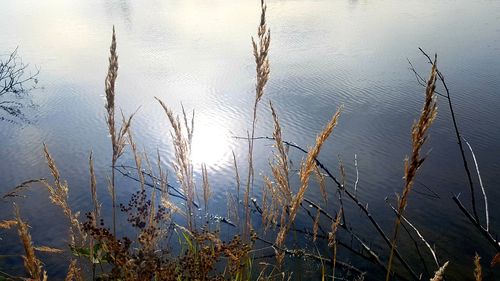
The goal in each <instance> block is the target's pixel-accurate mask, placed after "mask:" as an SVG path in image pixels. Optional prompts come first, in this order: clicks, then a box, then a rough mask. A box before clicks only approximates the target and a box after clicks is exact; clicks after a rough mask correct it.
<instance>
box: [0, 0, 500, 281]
mask: <svg viewBox="0 0 500 281" xmlns="http://www.w3.org/2000/svg"><path fill="white" fill-rule="evenodd" d="M266 9H267V7H266V4H265V2H264V1H263V0H262V1H261V15H260V21H259V26H258V30H257V37H255V38H252V49H253V55H254V58H255V65H256V84H255V100H254V104H253V105H252V107H251V109H252V112H253V118H252V120H251V121H252V122H251V128H250V130H249V131H247V135H246V136H245V137H236V138H238V139H241V140H242V141H247V142H248V155H247V159H246V160H247V161H248V162H247V164H248V165H247V170H241V168H239V167H238V164H237V159H236V156H235V154H234V153H233V159H234V172H235V182H236V187H235V189H234V191H233V194H230V195H228V200H227V204H228V207H227V208H228V210H230V212H229V215H228V216H227V217H224V216H220V215H218V214H214V213H213V212H215V210H214V208H213V207H212V206H210V201H211V196H212V193H213V192H212V187H211V185H210V175H209V173H208V172H207V167H206V166H205V165H202V173H201V175H202V179H201V182H197V181H196V180H195V177H194V167H193V163H192V161H191V143H192V138H193V135H194V134H196V131H195V113H194V111H193V112H192V114H188V113H186V111H185V110H184V108H182V114H181V115H176V114H175V113H174V112H173V111H172V110H171V109H170V107H169V106H168V104H167V103H166V102H165V101H163V100H161V99H159V98H156V100H157V101H158V103H159V106H161V107H162V108H163V110H164V112H165V115H166V119H167V122H168V124H169V125H170V126H171V138H172V140H171V141H172V145H173V149H174V152H175V153H174V155H175V158H174V159H172V161H171V162H172V169H173V171H174V174H175V179H176V181H175V184H174V183H173V182H172V181H171V180H169V177H168V176H167V170H168V169H167V168H166V167H163V166H162V164H161V163H162V161H161V159H162V155H160V152H159V150H158V151H157V152H156V154H155V156H154V157H151V156H148V154H146V153H141V152H139V151H138V148H137V144H136V143H135V141H134V137H133V129H132V127H133V121H134V115H135V114H136V113H132V114H131V115H129V116H126V115H125V114H124V113H123V112H121V111H120V112H119V114H118V116H117V112H116V110H117V109H116V103H115V98H116V96H117V93H116V92H115V83H116V79H117V77H118V54H117V41H116V34H115V29H114V27H113V33H112V39H111V46H110V55H109V67H108V73H107V75H106V78H105V94H106V104H105V110H106V124H107V128H108V131H109V135H110V136H111V137H110V139H111V148H112V154H111V155H110V162H111V164H110V167H111V168H110V171H109V173H108V174H109V177H108V181H107V183H108V184H107V187H102V186H98V185H97V179H96V171H95V170H94V164H93V159H94V155H93V154H92V152H91V153H90V155H89V159H88V167H89V175H90V180H89V182H90V184H89V185H90V190H89V192H90V194H91V199H92V206H93V207H92V209H91V210H86V211H87V212H86V213H85V214H83V215H81V214H80V211H81V212H84V210H73V209H72V208H71V206H70V204H69V203H68V197H69V195H70V186H69V185H68V183H67V182H66V181H65V180H64V179H63V177H62V175H61V174H60V172H59V170H58V167H57V159H54V158H53V157H52V155H51V153H50V148H49V147H48V146H46V145H45V144H44V155H45V158H46V161H47V166H48V168H49V171H50V174H51V177H52V179H51V180H48V179H36V180H29V181H26V182H23V183H21V184H20V185H18V186H17V187H16V188H14V189H13V190H11V191H9V192H8V193H6V194H4V195H3V196H2V199H5V200H8V199H12V198H15V197H18V196H20V194H22V193H23V192H26V190H27V189H28V188H29V187H30V186H31V185H34V184H41V185H43V186H45V187H46V189H47V190H48V192H49V199H50V200H51V202H52V203H53V204H54V205H56V206H58V207H59V208H60V209H61V211H62V212H63V214H64V216H65V217H66V218H67V223H68V226H69V231H68V235H69V242H70V245H69V247H68V249H56V248H52V247H48V246H45V245H35V244H34V243H33V239H32V234H31V233H30V231H29V225H28V223H27V222H26V221H24V220H23V218H22V216H21V212H20V209H19V207H18V206H17V205H15V204H14V216H13V218H12V219H10V220H3V221H0V229H12V230H14V229H17V234H18V236H19V241H20V243H21V244H22V246H23V248H24V254H23V255H22V259H23V263H24V268H25V271H26V275H25V276H23V277H21V276H13V275H11V273H9V272H8V269H3V268H0V280H37V281H42V280H52V278H50V276H48V275H47V272H46V270H45V268H44V267H45V266H44V263H43V262H42V261H41V260H40V259H39V257H38V254H39V253H40V252H44V253H51V254H55V255H57V254H61V253H62V252H67V253H70V254H71V257H72V258H71V260H68V267H67V268H68V269H67V275H66V277H65V280H236V281H239V280H295V279H300V280H302V279H307V278H308V277H307V276H301V272H294V271H293V268H288V267H287V260H289V259H293V258H304V259H308V260H311V261H313V262H315V263H317V264H318V266H319V268H320V271H321V274H320V276H321V277H320V278H321V280H358V281H359V280H375V279H373V278H374V276H385V280H386V281H389V280H431V281H437V280H445V275H446V272H447V270H448V269H449V267H450V266H451V265H452V264H453V257H446V258H445V257H444V256H443V255H441V254H440V253H439V252H437V250H436V249H435V248H434V247H433V246H432V241H428V240H426V238H425V235H424V234H423V233H422V232H421V231H420V230H419V229H418V226H415V225H414V224H413V223H412V222H411V221H410V220H409V219H408V217H407V216H406V208H407V206H408V204H410V203H409V201H408V198H409V196H410V194H411V193H412V187H413V183H414V182H415V179H416V177H418V172H419V169H420V168H421V167H422V165H423V164H424V163H425V159H426V158H427V157H432V155H428V154H427V153H426V152H425V143H426V141H427V139H428V137H429V133H428V131H429V129H430V128H431V126H432V123H433V121H434V119H435V117H436V115H437V112H438V111H437V97H438V96H439V97H440V99H442V100H443V99H444V101H447V105H448V109H449V110H450V112H451V116H452V121H453V128H454V132H455V135H456V139H457V143H458V148H459V149H460V152H461V156H462V160H463V166H464V171H465V173H466V174H467V179H468V185H469V188H470V198H471V201H470V204H469V205H470V208H468V207H466V206H465V205H464V203H463V202H462V201H461V199H460V197H459V195H453V197H452V200H453V201H454V202H455V204H456V205H457V208H458V209H459V210H460V212H462V213H463V215H464V216H465V218H466V219H467V221H468V222H469V223H470V224H471V226H473V227H474V228H475V229H476V230H477V231H478V233H479V234H481V235H482V237H483V238H484V239H485V241H487V242H488V243H489V244H490V245H491V261H489V260H488V259H490V257H485V258H484V259H483V260H482V259H481V257H479V256H478V255H477V254H476V256H475V257H474V258H473V259H471V261H470V265H471V266H470V272H471V274H470V276H471V277H473V278H474V280H476V281H479V280H490V279H491V278H492V277H491V274H492V270H493V269H491V268H494V267H495V266H496V265H497V263H499V262H500V244H499V242H498V239H497V238H496V237H497V236H496V235H495V234H494V233H493V230H492V227H491V226H490V220H489V216H490V215H489V210H488V199H487V194H486V192H485V189H484V187H483V184H482V181H481V177H480V173H479V168H478V163H477V160H476V157H475V155H474V152H473V150H472V146H471V144H469V143H468V142H467V141H466V140H465V139H464V138H463V137H462V136H461V134H460V131H459V129H458V125H457V121H456V118H455V114H454V112H453V106H452V99H451V96H450V91H449V88H448V86H447V84H446V81H445V77H444V75H443V74H442V73H441V72H440V71H439V68H438V63H437V61H438V60H437V55H435V56H434V57H431V56H429V55H427V53H425V52H424V51H423V50H422V49H420V51H421V52H422V54H423V55H424V56H425V58H426V59H427V60H428V62H429V65H430V73H429V75H428V78H427V79H425V78H424V77H423V76H422V75H420V74H419V73H418V72H417V71H416V70H415V68H414V67H413V66H412V65H411V63H410V66H411V69H412V71H413V72H414V74H415V77H416V79H417V81H418V82H419V83H420V84H421V85H422V86H423V87H424V88H425V96H424V101H423V106H422V109H421V110H420V112H419V115H418V117H417V118H416V121H415V122H414V124H413V126H412V130H411V147H409V155H408V157H407V158H406V159H405V162H404V185H403V187H402V190H401V193H400V194H398V195H397V199H396V202H387V204H388V205H389V207H390V208H392V210H393V211H394V223H393V225H392V228H391V226H383V225H381V224H380V223H379V221H378V220H377V218H375V216H374V215H372V213H371V212H370V209H369V208H368V205H367V203H366V202H362V201H361V199H360V198H359V197H358V196H357V183H358V180H359V176H358V173H357V163H356V162H355V166H356V173H357V177H356V181H355V183H354V184H353V186H349V185H347V184H346V181H345V169H344V166H343V164H342V162H340V163H339V167H338V176H335V175H334V174H333V172H332V170H330V169H329V167H326V166H325V165H324V164H323V163H321V162H320V161H319V160H318V156H319V154H320V152H321V148H322V145H323V144H325V143H326V142H327V141H328V140H329V139H330V138H331V136H332V135H334V131H335V127H336V125H337V123H338V122H341V119H342V109H343V107H342V106H340V107H339V108H338V109H337V110H336V112H334V113H333V115H332V117H331V119H330V121H329V122H328V123H327V124H326V125H325V126H324V128H323V130H322V131H320V132H319V133H318V134H317V137H316V141H315V143H314V144H313V145H312V146H311V147H310V148H309V149H304V148H302V147H300V146H297V145H296V144H294V143H293V142H290V141H287V140H285V139H284V137H283V135H282V130H281V124H280V121H279V113H278V112H277V111H276V110H275V108H274V107H273V104H272V103H271V102H270V101H269V108H270V110H271V116H270V117H271V118H272V122H273V123H274V131H273V134H272V136H256V135H255V128H256V126H258V123H257V112H258V107H259V106H264V104H263V101H262V99H263V97H265V88H266V84H267V82H268V80H269V75H270V69H271V67H270V62H269V56H268V54H269V50H270V46H271V32H270V29H269V27H268V26H267V22H266ZM438 83H440V84H441V86H442V88H443V89H444V91H443V92H438V91H437V90H436V85H437V84H438ZM442 107H443V109H444V108H445V106H442ZM443 109H442V110H443ZM255 141H269V142H273V147H274V149H273V154H272V159H270V160H269V170H268V171H265V172H264V173H263V174H264V176H263V181H264V185H263V186H260V187H257V186H255V185H254V178H255V172H254V167H253V157H254V151H253V149H254V142H255ZM465 144H466V145H467V147H465ZM290 149H292V150H297V151H298V152H300V153H303V155H304V157H303V160H302V162H301V163H300V165H299V171H298V173H295V172H294V171H292V170H291V165H290V159H289V150H290ZM468 152H470V154H471V155H472V157H473V159H474V163H473V165H471V164H470V163H468V162H467V158H466V153H468ZM125 153H130V155H132V156H133V159H134V162H135V166H127V165H124V164H121V163H120V158H121V156H122V155H124V154H125ZM471 167H472V168H471ZM117 173H118V174H119V175H122V176H125V177H127V178H128V179H130V181H131V182H136V183H137V185H138V188H137V191H136V192H134V193H133V194H132V195H131V197H130V200H129V201H128V202H117V197H116V189H117V188H119V187H118V186H117V185H116V180H115V179H116V176H117ZM474 173H476V174H477V176H478V178H479V188H477V186H476V184H474V180H473V179H472V174H474ZM312 180H316V182H317V186H318V187H319V190H314V191H313V192H319V193H320V194H321V196H322V198H323V202H315V201H313V200H311V199H310V198H308V192H311V189H312V188H313V187H312V184H311V181H312ZM171 182H172V183H171ZM295 183H298V185H296V184H295ZM332 187H333V188H334V190H335V192H333V193H334V194H332V192H329V191H328V189H329V188H330V189H331V188H332ZM104 188H107V190H108V191H109V196H110V199H111V207H110V208H107V209H105V208H103V207H102V204H101V202H102V200H109V199H108V198H98V196H97V193H98V192H97V190H98V189H104ZM256 188H259V189H260V190H259V192H260V193H261V194H262V200H260V201H259V202H258V201H257V200H256V199H255V196H254V194H255V193H256V191H255V189H256ZM314 188H316V186H314ZM241 193H242V194H241ZM478 195H479V196H481V197H482V198H483V202H480V200H479V199H477V198H476V196H478ZM199 198H202V200H201V199H199ZM241 198H242V200H240V199H241ZM201 201H202V202H201ZM179 203H180V204H179ZM345 204H351V205H354V206H355V207H356V208H357V209H358V210H359V211H360V212H358V213H359V214H361V215H362V216H364V217H366V219H367V222H368V225H367V226H366V227H370V228H371V229H372V230H373V233H374V235H377V236H378V237H379V238H381V240H382V241H383V243H384V246H385V248H383V249H380V248H377V249H375V248H372V246H371V244H370V239H372V238H370V237H362V236H361V235H360V234H359V233H358V232H357V231H356V229H355V228H353V226H352V225H351V224H350V223H349V220H348V219H347V218H348V215H349V214H347V213H348V211H347V210H346V208H344V205H345ZM305 206H308V208H306V207H305ZM480 206H484V209H483V208H480ZM481 210H482V212H483V213H481ZM200 215H202V216H203V218H206V220H204V219H198V217H199V216H200ZM299 216H301V217H305V218H306V219H307V218H309V219H310V224H309V226H308V227H305V228H299V227H297V225H296V223H295V222H296V221H297V218H298V217H299ZM213 217H217V221H218V223H219V224H226V225H228V226H230V227H231V228H232V229H233V230H234V231H233V233H231V234H230V235H233V238H232V239H223V238H221V237H222V235H221V233H220V228H217V227H214V226H212V225H210V224H209V223H208V220H209V218H213ZM252 217H258V218H260V221H259V225H255V222H254V219H252ZM104 218H111V221H105V219H104ZM118 221H120V222H125V221H126V223H127V224H128V226H129V227H130V228H131V229H133V231H132V233H128V232H127V233H121V232H120V231H117V224H118ZM384 229H392V231H387V230H384ZM403 229H404V232H403ZM125 234H126V235H125ZM402 235H405V236H407V237H405V238H408V239H412V241H413V243H414V244H415V250H414V252H408V251H404V252H403V251H402V250H401V249H400V248H399V247H398V244H399V242H398V241H400V240H399V238H400V237H401V236H402ZM224 236H226V237H227V235H224ZM346 238H347V239H346ZM294 240H304V241H305V240H308V241H312V243H313V244H314V246H315V247H316V249H317V251H315V252H314V251H310V250H308V249H306V248H301V247H297V243H295V242H294ZM318 247H322V249H324V248H326V249H327V251H319V250H318ZM340 251H346V252H349V253H351V254H353V255H356V256H358V257H359V258H360V259H362V260H364V262H365V263H367V264H370V265H371V267H369V268H371V269H373V271H374V272H370V271H365V270H363V269H362V267H360V266H358V265H357V264H352V263H350V262H348V261H344V260H342V258H341V255H339V252H340ZM412 255H413V256H416V255H418V257H419V258H418V260H419V261H420V263H415V262H414V261H415V259H410V258H408V257H409V256H412ZM484 260H486V262H487V263H488V264H487V268H488V269H483V267H484V266H485V262H484ZM382 278H383V277H382ZM377 280H378V279H377Z"/></svg>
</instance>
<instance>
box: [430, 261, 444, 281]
mask: <svg viewBox="0 0 500 281" xmlns="http://www.w3.org/2000/svg"><path fill="white" fill-rule="evenodd" d="M447 266H448V262H445V263H444V264H443V266H441V267H440V268H439V269H438V270H437V271H436V274H434V277H433V278H432V279H431V280H430V281H442V280H444V271H445V269H446V267H447Z"/></svg>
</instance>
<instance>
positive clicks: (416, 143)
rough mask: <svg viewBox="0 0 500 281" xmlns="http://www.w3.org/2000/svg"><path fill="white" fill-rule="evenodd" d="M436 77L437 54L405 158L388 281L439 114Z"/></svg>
mask: <svg viewBox="0 0 500 281" xmlns="http://www.w3.org/2000/svg"><path fill="white" fill-rule="evenodd" d="M436 78H437V56H436V57H435V58H434V63H433V64H432V68H431V73H430V76H429V79H428V80H427V87H426V89H425V101H424V106H423V108H422V111H421V113H420V117H419V119H418V121H416V122H415V123H414V124H413V129H412V133H411V137H412V153H411V156H410V158H407V159H406V160H405V176H404V179H405V185H404V188H403V194H402V195H401V196H399V197H398V208H397V217H396V222H395V224H394V235H393V238H392V242H391V243H392V245H391V253H390V255H389V261H388V264H387V275H386V281H389V280H390V274H391V267H392V261H393V258H394V250H395V248H396V243H397V236H398V232H399V226H400V224H401V216H403V214H404V211H405V209H406V206H407V205H408V196H409V194H410V191H411V190H412V187H413V183H414V180H415V176H416V174H417V171H418V170H419V169H420V167H421V166H422V164H423V163H424V161H425V156H424V157H422V156H421V155H420V154H421V152H420V151H421V150H422V146H423V145H424V143H425V142H426V140H427V137H428V135H427V131H428V130H429V128H430V126H431V125H432V122H433V121H434V118H435V117H436V114H437V103H436V95H435V90H436Z"/></svg>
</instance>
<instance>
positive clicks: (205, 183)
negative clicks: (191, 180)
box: [201, 164, 212, 214]
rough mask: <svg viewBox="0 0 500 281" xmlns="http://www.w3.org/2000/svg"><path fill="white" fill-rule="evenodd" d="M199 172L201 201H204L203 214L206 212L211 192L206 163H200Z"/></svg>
mask: <svg viewBox="0 0 500 281" xmlns="http://www.w3.org/2000/svg"><path fill="white" fill-rule="evenodd" d="M201 174H202V177H203V202H204V203H205V214H207V213H208V200H209V199H210V196H212V192H211V191H210V184H209V183H208V173H207V165H205V164H202V165H201Z"/></svg>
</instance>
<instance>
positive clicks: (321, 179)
mask: <svg viewBox="0 0 500 281" xmlns="http://www.w3.org/2000/svg"><path fill="white" fill-rule="evenodd" d="M314 174H315V175H316V181H317V182H318V184H319V191H320V192H321V196H322V197H323V200H324V201H325V205H328V193H327V192H326V183H325V176H324V175H323V174H322V173H321V171H320V170H319V167H318V165H314Z"/></svg>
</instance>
